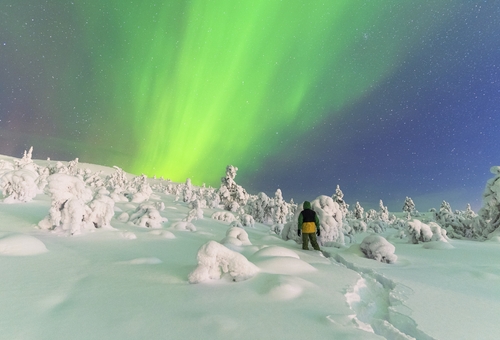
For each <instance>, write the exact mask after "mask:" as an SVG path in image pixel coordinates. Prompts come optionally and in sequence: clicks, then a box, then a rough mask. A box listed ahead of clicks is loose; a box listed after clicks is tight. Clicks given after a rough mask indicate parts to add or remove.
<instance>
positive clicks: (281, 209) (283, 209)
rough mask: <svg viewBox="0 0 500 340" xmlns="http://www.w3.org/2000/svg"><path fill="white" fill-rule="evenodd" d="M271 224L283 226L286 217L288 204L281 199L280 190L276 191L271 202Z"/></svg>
mask: <svg viewBox="0 0 500 340" xmlns="http://www.w3.org/2000/svg"><path fill="white" fill-rule="evenodd" d="M272 208H273V223H277V224H285V223H286V222H287V217H288V204H287V203H286V202H285V200H284V199H283V194H282V193H281V190H280V189H277V190H276V193H275V194H274V200H273V205H272Z"/></svg>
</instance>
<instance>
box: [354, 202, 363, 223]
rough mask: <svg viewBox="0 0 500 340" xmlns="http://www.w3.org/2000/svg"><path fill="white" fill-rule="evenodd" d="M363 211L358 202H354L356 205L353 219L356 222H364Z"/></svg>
mask: <svg viewBox="0 0 500 340" xmlns="http://www.w3.org/2000/svg"><path fill="white" fill-rule="evenodd" d="M364 215H365V209H363V207H362V206H361V204H359V202H356V205H355V206H354V218H356V219H358V220H364V218H365V216H364Z"/></svg>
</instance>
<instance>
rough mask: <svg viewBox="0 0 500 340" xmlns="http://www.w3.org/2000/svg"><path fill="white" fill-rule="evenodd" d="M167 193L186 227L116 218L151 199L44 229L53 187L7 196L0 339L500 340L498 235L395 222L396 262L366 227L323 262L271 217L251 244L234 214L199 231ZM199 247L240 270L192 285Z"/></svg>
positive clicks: (0, 224) (2, 220)
mask: <svg viewBox="0 0 500 340" xmlns="http://www.w3.org/2000/svg"><path fill="white" fill-rule="evenodd" d="M1 159H5V160H10V158H8V157H4V156H1V157H0V160H1ZM85 167H89V168H91V169H92V170H93V171H97V170H105V171H107V173H112V172H113V170H112V169H107V168H103V167H102V166H92V165H88V164H86V165H85ZM155 195H156V198H155V199H156V200H157V201H162V202H164V203H165V205H166V206H168V207H169V209H165V210H163V211H160V215H161V217H163V218H165V219H166V220H168V221H177V222H173V223H172V224H169V223H165V224H163V225H161V226H160V227H159V228H158V229H155V230H151V229H150V228H141V227H139V226H136V225H132V224H131V223H128V222H127V221H120V220H118V219H117V218H116V217H117V216H119V214H120V213H121V212H120V209H122V210H127V211H129V210H130V208H132V207H135V208H137V207H138V206H139V204H138V203H130V202H129V203H126V204H125V203H117V205H118V206H119V207H115V208H116V213H115V217H114V218H112V219H111V223H110V224H111V227H112V228H99V229H95V230H94V232H89V233H82V234H80V235H77V236H68V235H61V234H59V233H54V232H51V231H49V230H42V229H40V228H39V227H37V224H38V223H39V222H40V221H41V220H43V219H44V217H45V216H47V214H48V212H49V209H50V207H51V199H50V198H49V197H48V196H46V195H45V194H38V195H37V196H35V197H34V198H33V200H31V201H29V202H25V203H4V202H1V201H0V271H1V273H2V280H0V291H1V292H2V294H0V305H1V306H2V308H0V330H1V333H0V334H1V335H0V338H2V339H51V340H57V339H309V338H316V339H412V338H416V339H497V338H498V334H500V323H499V322H498V320H497V319H498V317H497V314H498V310H499V308H500V264H499V263H500V262H499V260H498V259H499V258H500V244H499V243H498V242H477V241H468V240H456V239H450V240H448V242H440V241H431V242H427V243H420V244H412V243H409V242H408V240H406V239H401V238H399V237H398V235H399V234H400V233H399V231H398V230H395V229H391V228H388V229H387V230H386V231H385V232H384V233H383V234H382V236H383V237H384V238H385V239H386V240H387V241H388V242H390V243H391V244H392V245H393V246H394V248H395V251H394V253H395V254H396V255H397V262H396V263H393V264H387V263H381V262H378V261H374V260H371V259H368V258H366V256H365V255H364V254H363V253H362V252H361V250H360V242H361V241H362V240H363V239H364V237H366V236H367V235H368V234H356V235H355V241H356V243H354V244H352V245H349V247H339V248H328V247H322V249H323V250H324V251H325V252H328V255H331V256H330V257H325V256H324V255H323V254H322V253H320V252H316V251H303V250H302V249H301V247H300V245H299V244H297V243H296V242H294V241H293V240H289V241H284V240H283V239H281V238H280V237H279V236H278V235H276V234H274V233H273V232H271V230H270V226H268V225H264V224H261V223H255V227H254V228H245V230H244V231H245V232H246V235H247V236H248V241H247V240H246V238H244V236H245V234H243V233H241V232H240V231H239V230H237V229H236V230H231V231H229V232H228V230H230V226H228V224H227V222H225V221H219V220H215V219H212V218H210V217H211V216H213V214H214V213H215V212H218V211H219V210H217V209H203V213H204V218H203V219H198V220H195V221H192V224H193V226H194V227H195V228H192V227H190V225H188V224H186V225H184V226H183V227H181V224H179V223H178V221H182V219H183V218H185V217H186V215H187V214H188V212H189V211H190V208H189V207H188V204H187V203H184V202H179V201H176V200H175V197H174V196H169V195H166V194H162V193H158V192H155ZM152 197H153V196H152ZM1 198H2V197H1V196H0V199H1ZM150 199H153V198H150ZM174 208H175V209H174ZM185 230H190V231H191V232H186V231H185ZM228 237H229V238H235V239H237V240H239V241H240V242H241V244H242V245H241V246H240V247H237V249H239V252H236V251H234V248H233V250H231V249H229V248H227V247H225V246H224V245H222V244H220V243H218V242H219V241H220V240H223V239H227V238H228ZM242 238H244V239H243V240H242ZM444 245H446V247H445V246H444ZM207 248H209V249H207ZM200 250H202V251H201V254H204V255H202V258H203V259H202V262H203V261H207V262H206V263H212V264H214V263H215V264H218V265H220V264H221V263H222V265H223V266H224V265H225V264H227V265H228V267H227V269H228V271H227V272H224V271H219V272H218V273H219V274H220V279H218V277H217V275H214V277H212V278H210V277H209V276H208V277H207V276H204V277H203V279H204V280H202V281H200V283H198V284H190V283H189V274H190V273H192V272H193V271H195V270H196V268H198V266H199V254H200ZM207 254H208V257H209V259H208V260H207V259H206V258H205V257H204V256H205V255H207ZM197 256H198V258H197ZM210 256H212V257H210ZM217 256H219V257H217ZM210 259H211V260H210ZM214 259H215V260H214ZM221 259H222V260H221ZM210 261H212V262H210ZM217 261H219V262H217ZM221 261H222V262H221ZM224 261H225V262H224ZM231 266H233V267H235V268H236V269H237V270H236V271H235V269H234V268H233V274H234V273H236V274H241V276H237V277H236V278H237V279H236V281H237V282H234V279H235V276H232V275H231V273H230V271H231V268H232V267H231ZM219 269H220V267H219ZM238 270H239V271H238ZM239 279H242V280H241V281H239Z"/></svg>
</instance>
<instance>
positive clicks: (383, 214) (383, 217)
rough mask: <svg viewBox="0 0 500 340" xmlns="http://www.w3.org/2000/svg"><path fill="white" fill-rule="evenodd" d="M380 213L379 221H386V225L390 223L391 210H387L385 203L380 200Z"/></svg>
mask: <svg viewBox="0 0 500 340" xmlns="http://www.w3.org/2000/svg"><path fill="white" fill-rule="evenodd" d="M379 208H380V210H379V212H378V216H379V219H380V220H382V221H384V222H385V223H389V219H390V217H389V209H387V207H386V206H385V205H384V202H382V200H380V202H379Z"/></svg>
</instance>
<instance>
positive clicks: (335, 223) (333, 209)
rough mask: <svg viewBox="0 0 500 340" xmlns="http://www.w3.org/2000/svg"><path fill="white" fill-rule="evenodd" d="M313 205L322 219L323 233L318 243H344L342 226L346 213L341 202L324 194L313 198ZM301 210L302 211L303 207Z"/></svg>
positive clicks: (321, 227)
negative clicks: (341, 207) (340, 204)
mask: <svg viewBox="0 0 500 340" xmlns="http://www.w3.org/2000/svg"><path fill="white" fill-rule="evenodd" d="M311 207H312V209H313V210H314V211H316V213H317V214H318V217H319V221H320V230H321V235H320V236H319V237H318V243H319V244H326V243H327V242H337V243H340V244H344V243H345V241H344V230H343V227H342V223H343V218H344V215H343V213H342V210H341V209H340V206H339V204H338V203H337V202H334V201H333V199H332V198H331V197H329V196H324V195H323V196H319V197H318V198H316V199H315V200H313V201H312V202H311ZM300 210H301V211H302V210H303V207H301V209H300ZM297 219H298V215H297Z"/></svg>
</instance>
